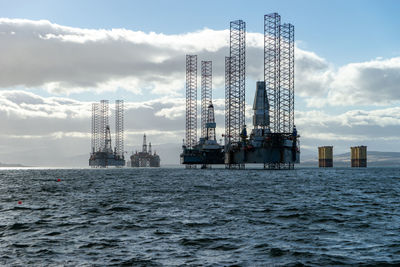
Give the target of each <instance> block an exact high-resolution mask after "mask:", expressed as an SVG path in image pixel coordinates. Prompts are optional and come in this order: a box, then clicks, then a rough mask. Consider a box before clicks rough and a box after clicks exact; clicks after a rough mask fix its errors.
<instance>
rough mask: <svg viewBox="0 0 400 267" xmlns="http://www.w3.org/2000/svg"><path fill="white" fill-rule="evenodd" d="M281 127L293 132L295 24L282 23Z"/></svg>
mask: <svg viewBox="0 0 400 267" xmlns="http://www.w3.org/2000/svg"><path fill="white" fill-rule="evenodd" d="M280 45H281V49H280V52H281V60H280V68H281V69H280V75H281V78H280V83H281V84H280V94H281V96H280V100H281V107H280V116H279V118H280V124H281V126H280V129H281V131H282V132H283V133H292V132H293V126H294V26H293V25H292V24H290V23H285V24H283V25H281V41H280Z"/></svg>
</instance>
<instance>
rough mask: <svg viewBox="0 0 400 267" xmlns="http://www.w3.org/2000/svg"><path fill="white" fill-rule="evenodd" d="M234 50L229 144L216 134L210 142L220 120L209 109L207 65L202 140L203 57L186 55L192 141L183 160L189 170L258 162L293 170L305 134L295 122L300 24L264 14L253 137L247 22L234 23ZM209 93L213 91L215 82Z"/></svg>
mask: <svg viewBox="0 0 400 267" xmlns="http://www.w3.org/2000/svg"><path fill="white" fill-rule="evenodd" d="M229 48H230V49H229V56H227V57H226V58H225V134H224V135H223V136H224V140H225V143H224V146H221V145H219V144H218V143H217V142H216V141H215V138H214V139H212V138H211V140H212V141H215V143H213V144H212V146H207V141H208V140H209V139H210V136H209V129H213V131H214V133H215V121H214V116H213V115H212V116H210V117H209V115H208V114H209V113H208V110H207V112H205V111H204V110H205V109H204V105H203V101H204V102H207V101H208V99H207V97H208V94H207V93H203V88H204V86H203V83H204V84H205V83H206V82H204V80H205V77H203V63H202V94H201V96H202V106H201V107H202V112H201V115H202V117H201V121H202V137H201V138H200V140H199V142H197V137H196V133H197V107H196V103H197V56H196V55H187V56H186V143H185V144H184V145H183V153H182V154H181V163H182V164H185V165H186V167H187V168H195V167H196V165H201V166H202V167H203V168H206V167H207V166H209V165H212V164H225V167H226V168H229V169H231V168H237V169H244V168H245V165H246V164H253V163H258V164H263V167H264V169H293V168H294V164H295V163H299V162H300V148H299V139H298V138H299V136H298V135H297V130H296V127H295V125H294V26H293V25H292V24H289V23H285V24H281V18H280V15H279V14H277V13H272V14H268V15H265V16H264V81H259V82H257V84H256V92H255V97H254V103H253V111H254V115H253V129H252V131H251V134H250V136H248V135H247V129H246V125H245V109H246V101H245V95H246V91H245V70H246V23H245V22H244V21H242V20H236V21H232V22H230V45H229ZM210 77H211V74H210ZM210 80H211V79H210ZM206 88H208V87H207V86H206ZM209 91H210V94H209V95H211V86H210V87H209ZM210 98H211V97H210ZM210 103H211V106H212V102H210ZM212 114H213V109H212ZM203 122H205V124H204V129H205V131H204V132H203ZM213 131H211V132H213ZM214 135H215V134H214Z"/></svg>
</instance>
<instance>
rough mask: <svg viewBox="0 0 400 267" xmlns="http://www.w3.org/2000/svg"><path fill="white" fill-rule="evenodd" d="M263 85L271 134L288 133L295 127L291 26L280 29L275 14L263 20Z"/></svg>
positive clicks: (279, 23)
mask: <svg viewBox="0 0 400 267" xmlns="http://www.w3.org/2000/svg"><path fill="white" fill-rule="evenodd" d="M264 81H265V83H266V87H267V95H268V101H269V105H270V111H269V114H270V121H271V124H270V127H271V132H273V133H291V132H292V131H293V126H294V26H293V25H292V24H290V23H285V24H283V25H281V17H280V15H279V14H277V13H272V14H268V15H265V16H264Z"/></svg>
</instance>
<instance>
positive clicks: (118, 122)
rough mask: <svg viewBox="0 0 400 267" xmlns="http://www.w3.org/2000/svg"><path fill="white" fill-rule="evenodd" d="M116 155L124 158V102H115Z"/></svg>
mask: <svg viewBox="0 0 400 267" xmlns="http://www.w3.org/2000/svg"><path fill="white" fill-rule="evenodd" d="M115 154H116V155H117V156H120V157H121V158H124V101H123V100H116V101H115Z"/></svg>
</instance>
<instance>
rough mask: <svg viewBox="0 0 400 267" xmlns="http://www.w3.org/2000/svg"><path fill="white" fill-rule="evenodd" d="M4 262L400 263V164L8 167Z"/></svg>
mask: <svg viewBox="0 0 400 267" xmlns="http://www.w3.org/2000/svg"><path fill="white" fill-rule="evenodd" d="M0 241H1V242H0V265H1V266H343V265H351V266H376V265H384V266H390V265H393V266H395V265H397V266H399V265H400V168H359V169H354V168H353V169H352V168H330V169H318V168H301V167H299V168H297V169H295V170H290V171H289V170H281V171H265V170H226V169H208V170H201V169H183V168H175V169H174V168H168V169H167V168H147V169H146V168H137V169H133V168H121V169H111V168H110V169H7V170H0Z"/></svg>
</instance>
